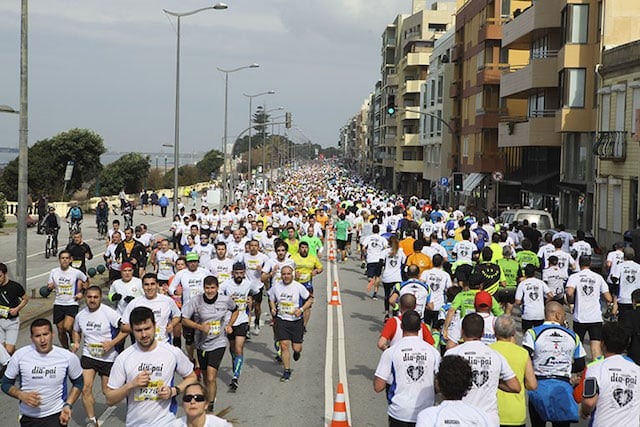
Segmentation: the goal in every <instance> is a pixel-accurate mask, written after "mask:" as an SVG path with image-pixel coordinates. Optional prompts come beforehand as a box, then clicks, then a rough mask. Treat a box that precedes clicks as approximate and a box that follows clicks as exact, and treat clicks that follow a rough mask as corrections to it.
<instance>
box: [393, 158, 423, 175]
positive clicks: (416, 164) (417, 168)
mask: <svg viewBox="0 0 640 427" xmlns="http://www.w3.org/2000/svg"><path fill="white" fill-rule="evenodd" d="M396 168H397V169H396V172H405V173H420V174H421V173H422V171H423V170H424V162H423V161H422V160H400V161H398V162H396Z"/></svg>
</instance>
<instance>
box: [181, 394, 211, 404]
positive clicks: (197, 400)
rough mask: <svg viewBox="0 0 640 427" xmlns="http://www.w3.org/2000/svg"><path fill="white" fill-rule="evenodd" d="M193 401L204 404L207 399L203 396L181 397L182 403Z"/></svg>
mask: <svg viewBox="0 0 640 427" xmlns="http://www.w3.org/2000/svg"><path fill="white" fill-rule="evenodd" d="M193 399H195V400H196V402H204V401H205V400H206V399H207V398H206V397H205V396H204V394H185V395H184V396H182V401H183V402H191V401H192V400H193Z"/></svg>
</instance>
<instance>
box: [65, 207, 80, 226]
mask: <svg viewBox="0 0 640 427" xmlns="http://www.w3.org/2000/svg"><path fill="white" fill-rule="evenodd" d="M65 218H66V219H67V222H68V223H69V230H72V229H74V227H76V230H80V223H82V208H81V207H80V206H78V202H71V207H70V208H69V210H68V211H67V215H66V216H65Z"/></svg>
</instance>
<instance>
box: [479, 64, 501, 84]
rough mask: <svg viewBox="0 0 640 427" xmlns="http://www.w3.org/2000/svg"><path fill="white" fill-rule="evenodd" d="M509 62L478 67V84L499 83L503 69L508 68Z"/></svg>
mask: <svg viewBox="0 0 640 427" xmlns="http://www.w3.org/2000/svg"><path fill="white" fill-rule="evenodd" d="M508 67H509V64H484V65H481V66H480V67H478V73H477V74H476V84H477V85H499V84H500V77H501V74H502V70H504V69H507V68H508Z"/></svg>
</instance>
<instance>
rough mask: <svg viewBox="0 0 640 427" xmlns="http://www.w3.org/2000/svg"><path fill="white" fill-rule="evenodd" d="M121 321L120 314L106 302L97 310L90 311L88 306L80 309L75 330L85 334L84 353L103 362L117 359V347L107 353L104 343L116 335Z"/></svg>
mask: <svg viewBox="0 0 640 427" xmlns="http://www.w3.org/2000/svg"><path fill="white" fill-rule="evenodd" d="M119 322H120V314H118V313H117V312H116V311H115V310H114V309H112V308H111V307H107V306H106V305H104V304H100V307H98V309H97V310H96V311H90V310H89V308H88V307H85V308H83V309H82V310H80V312H79V313H78V314H77V316H76V318H75V320H74V322H73V330H74V331H76V332H80V333H82V335H83V336H84V346H83V347H82V355H83V356H86V357H90V358H91V359H96V360H101V361H103V362H113V361H114V360H116V356H117V355H118V353H117V352H116V350H115V348H112V349H111V350H109V352H107V353H105V352H104V350H103V349H102V343H103V342H106V341H111V340H112V339H113V338H114V337H115V336H116V333H117V332H116V329H117V328H118V324H119Z"/></svg>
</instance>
